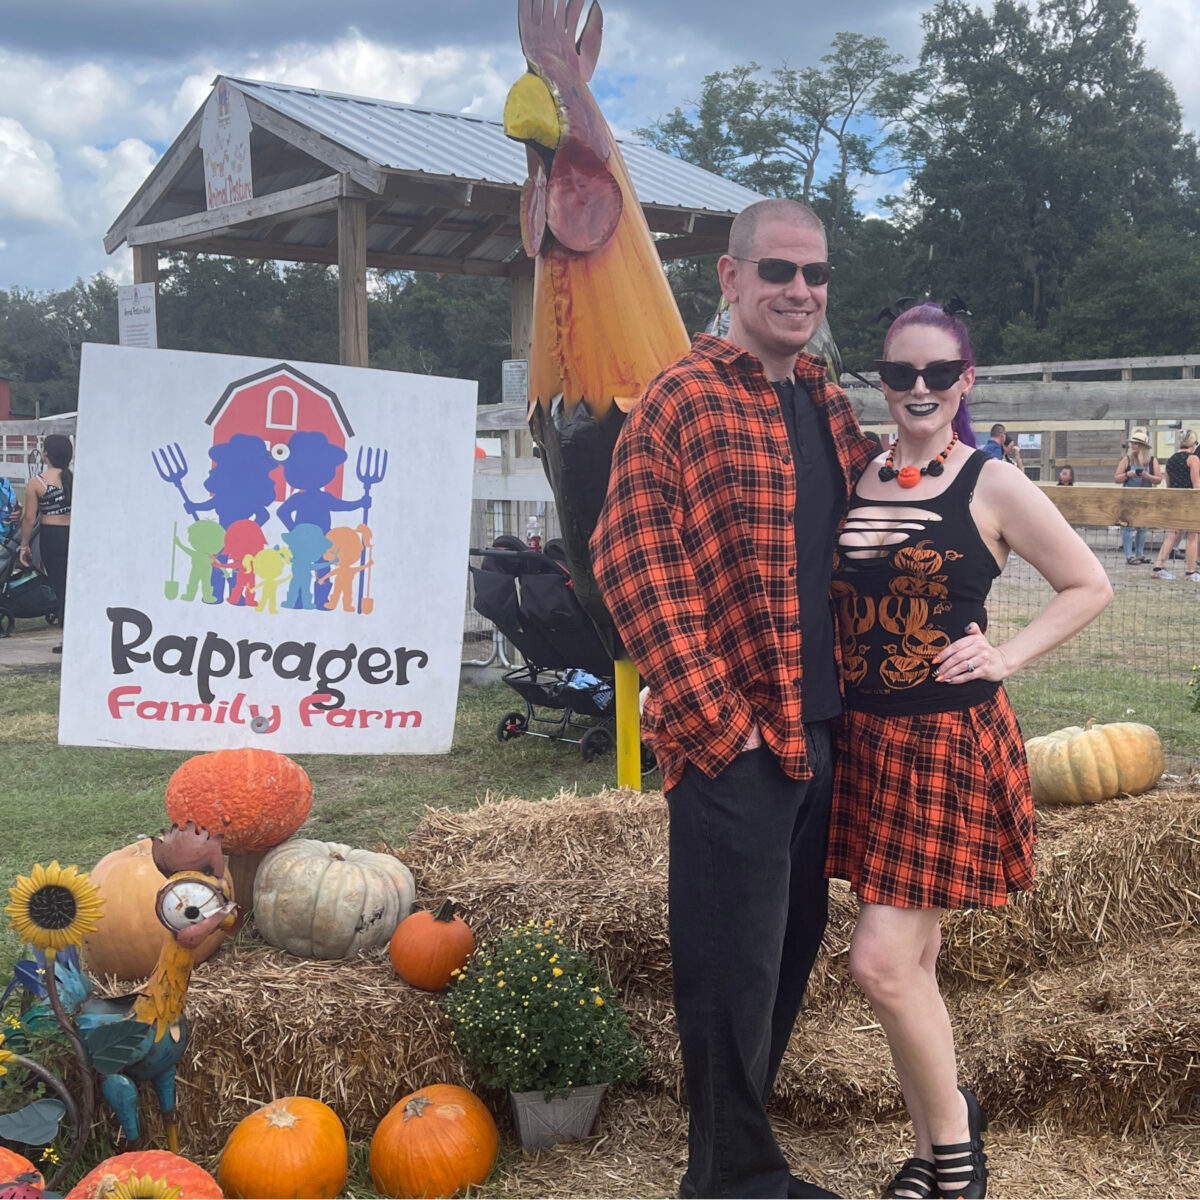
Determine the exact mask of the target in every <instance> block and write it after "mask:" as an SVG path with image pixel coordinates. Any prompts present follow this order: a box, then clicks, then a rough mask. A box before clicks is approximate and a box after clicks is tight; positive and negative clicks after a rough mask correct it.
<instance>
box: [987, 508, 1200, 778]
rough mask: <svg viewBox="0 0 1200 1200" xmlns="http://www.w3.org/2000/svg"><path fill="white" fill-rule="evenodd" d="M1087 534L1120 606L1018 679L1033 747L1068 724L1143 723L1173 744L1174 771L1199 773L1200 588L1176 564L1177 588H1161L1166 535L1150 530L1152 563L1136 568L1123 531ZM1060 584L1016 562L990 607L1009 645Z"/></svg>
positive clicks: (1013, 693)
mask: <svg viewBox="0 0 1200 1200" xmlns="http://www.w3.org/2000/svg"><path fill="white" fill-rule="evenodd" d="M1079 532H1080V533H1081V534H1082V535H1083V537H1084V538H1085V540H1086V541H1087V542H1088V544H1089V545H1090V546H1091V547H1092V550H1093V551H1094V552H1095V554H1096V556H1097V558H1099V560H1100V562H1101V563H1102V564H1103V566H1104V569H1105V570H1106V571H1107V573H1108V577H1109V579H1110V580H1111V581H1112V585H1113V593H1114V596H1113V602H1112V604H1111V605H1109V607H1108V608H1107V609H1105V610H1104V612H1102V613H1101V614H1100V616H1099V617H1097V618H1096V620H1095V621H1093V622H1092V624H1091V625H1089V626H1088V627H1087V628H1086V629H1084V630H1083V631H1082V632H1081V633H1079V634H1078V635H1077V636H1076V637H1074V638H1072V639H1071V640H1070V641H1069V642H1066V643H1065V644H1064V645H1062V646H1059V647H1058V649H1056V650H1053V651H1051V652H1050V653H1049V654H1047V655H1045V656H1044V657H1043V658H1041V659H1039V660H1038V661H1037V662H1035V663H1033V664H1031V665H1030V666H1028V667H1026V668H1025V669H1024V670H1022V671H1021V672H1019V673H1018V674H1017V675H1015V676H1013V677H1012V678H1011V679H1009V680H1008V681H1007V682H1006V684H1005V687H1006V688H1007V689H1008V693H1009V696H1010V697H1011V699H1012V702H1013V707H1014V708H1015V709H1016V712H1017V716H1018V718H1019V719H1020V722H1021V729H1022V732H1023V733H1024V734H1025V736H1026V737H1027V738H1029V737H1034V736H1036V735H1037V734H1041V733H1047V732H1049V731H1050V730H1052V729H1058V728H1061V727H1062V726H1065V725H1082V724H1084V722H1086V721H1087V720H1088V719H1089V718H1095V719H1096V720H1097V721H1102V722H1103V721H1138V722H1141V723H1142V724H1145V725H1152V726H1153V727H1154V728H1155V729H1156V730H1157V731H1158V734H1159V736H1160V737H1161V738H1162V740H1163V746H1164V749H1165V750H1166V754H1167V769H1168V770H1169V771H1171V772H1173V773H1176V774H1191V773H1192V772H1194V771H1195V770H1196V769H1197V767H1198V766H1200V746H1198V740H1200V739H1198V734H1200V715H1198V714H1196V713H1194V712H1192V711H1191V710H1190V708H1189V695H1188V684H1189V682H1190V680H1191V677H1192V667H1193V666H1194V665H1195V664H1197V663H1200V623H1198V622H1197V615H1198V614H1200V584H1197V583H1192V582H1190V581H1189V580H1187V579H1185V578H1184V570H1183V567H1184V564H1183V562H1182V560H1172V563H1171V567H1170V570H1171V572H1172V573H1173V574H1174V576H1175V578H1174V579H1173V580H1165V579H1156V578H1155V577H1154V576H1153V574H1152V573H1151V565H1152V564H1153V562H1154V557H1155V555H1156V554H1157V553H1158V549H1159V547H1160V545H1161V544H1162V538H1163V536H1164V535H1163V532H1162V531H1161V530H1150V531H1149V536H1148V538H1147V542H1146V551H1145V557H1146V559H1147V560H1148V561H1147V562H1146V563H1144V564H1129V563H1127V562H1126V555H1125V550H1124V547H1123V546H1122V543H1121V533H1120V530H1119V529H1118V528H1116V527H1115V526H1113V527H1088V528H1082V529H1080V530H1079ZM1052 595H1053V592H1052V591H1051V588H1050V585H1049V584H1048V583H1046V581H1045V580H1044V579H1042V577H1041V576H1040V575H1039V574H1038V573H1037V572H1036V571H1035V570H1034V569H1033V567H1031V566H1030V565H1029V564H1028V563H1027V562H1025V561H1024V560H1022V559H1019V558H1015V557H1014V558H1013V559H1011V560H1010V561H1009V563H1008V565H1007V567H1006V569H1005V571H1004V574H1003V575H1001V577H1000V578H999V579H998V580H997V581H996V583H995V584H994V585H993V587H992V592H991V596H990V597H989V598H988V616H989V620H990V622H991V627H990V629H989V631H988V634H989V638H990V640H992V641H994V642H995V641H1003V640H1004V639H1005V638H1007V637H1011V636H1012V634H1013V633H1015V632H1016V631H1017V630H1018V629H1020V628H1021V627H1022V626H1024V625H1026V624H1028V623H1029V621H1031V620H1032V619H1033V617H1034V616H1036V614H1037V613H1038V612H1039V611H1040V609H1041V608H1043V607H1044V606H1045V605H1046V604H1047V603H1048V602H1049V600H1050V598H1051V596H1052Z"/></svg>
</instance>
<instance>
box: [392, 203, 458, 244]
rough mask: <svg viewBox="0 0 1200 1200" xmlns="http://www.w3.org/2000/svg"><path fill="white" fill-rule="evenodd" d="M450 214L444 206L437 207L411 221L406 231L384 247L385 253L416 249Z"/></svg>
mask: <svg viewBox="0 0 1200 1200" xmlns="http://www.w3.org/2000/svg"><path fill="white" fill-rule="evenodd" d="M449 215H450V214H449V213H448V212H447V211H446V210H445V209H444V208H435V209H432V210H431V211H430V212H428V213H426V214H425V216H424V217H422V218H421V219H420V220H417V221H412V222H410V223H409V227H408V231H407V232H406V233H398V234H397V235H396V237H394V238H393V239H392V240H391V241H389V242H388V243H387V245H386V246H384V247H383V253H385V254H407V253H408V251H409V250H415V249H416V248H417V247H418V246H419V245H420V244H421V243H422V242H423V241H424V240H425V238H426V237H428V236H429V234H431V233H432V232H433V231H434V230H435V229H437V228H438V226H439V225H441V223H442V222H443V221H444V220H445V219H446V218H447V217H448V216H449Z"/></svg>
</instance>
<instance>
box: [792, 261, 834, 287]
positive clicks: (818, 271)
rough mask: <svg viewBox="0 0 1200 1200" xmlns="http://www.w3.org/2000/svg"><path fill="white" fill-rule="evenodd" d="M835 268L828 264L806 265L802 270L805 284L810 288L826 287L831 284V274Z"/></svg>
mask: <svg viewBox="0 0 1200 1200" xmlns="http://www.w3.org/2000/svg"><path fill="white" fill-rule="evenodd" d="M832 270H833V267H831V266H830V265H829V263H827V262H815V263H805V264H804V266H802V267H801V268H800V274H801V275H803V276H804V282H805V283H807V284H808V286H809V287H824V286H825V284H827V283H828V282H829V274H830V272H831V271H832Z"/></svg>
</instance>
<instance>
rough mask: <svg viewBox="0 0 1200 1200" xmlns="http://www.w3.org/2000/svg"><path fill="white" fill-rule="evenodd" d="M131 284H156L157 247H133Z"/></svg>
mask: <svg viewBox="0 0 1200 1200" xmlns="http://www.w3.org/2000/svg"><path fill="white" fill-rule="evenodd" d="M131 249H132V250H133V282H134V283H157V282H158V247H157V246H133V247H131Z"/></svg>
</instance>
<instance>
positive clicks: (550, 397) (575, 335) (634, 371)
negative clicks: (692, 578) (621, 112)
mask: <svg viewBox="0 0 1200 1200" xmlns="http://www.w3.org/2000/svg"><path fill="white" fill-rule="evenodd" d="M583 3H584V0H569V2H566V3H563V2H558V3H556V2H555V0H520V3H519V7H518V17H517V24H518V28H519V30H520V35H521V49H522V50H523V51H524V54H525V61H526V63H527V64H528V66H529V71H528V73H527V74H525V75H523V76H522V77H521V78H520V79H519V80H518V81H517V82H516V83H515V84H514V85H513V87H512V89H511V90H510V91H509V94H508V99H507V101H506V102H505V106H504V131H505V133H507V134H508V136H509V137H510V138H513V139H515V140H517V141H520V142H523V143H524V144H525V147H526V156H527V159H528V164H529V178H528V179H527V180H526V183H525V187H524V189H523V190H522V193H521V235H522V239H523V242H524V246H525V252H526V253H527V254H528V255H529V257H530V258H532V259H534V261H535V266H534V290H533V344H532V348H531V352H530V362H529V401H530V405H529V427H530V430H531V432H532V433H533V437H534V440H535V441H536V442H537V445H538V448H539V449H540V451H541V455H542V463H543V465H544V467H545V470H546V475H547V477H548V478H549V480H550V486H551V488H552V490H553V492H554V500H555V504H556V506H557V508H558V515H559V519H560V521H561V524H562V530H563V541H564V542H565V543H566V547H567V558H568V563H569V566H570V568H571V578H572V581H573V584H574V587H575V591H576V594H577V595H578V597H579V600H580V603H581V604H582V605H583V606H584V609H585V610H586V611H587V613H588V615H589V616H590V617H591V618H592V620H593V621H595V622H596V624H597V626H598V627H599V629H600V632H601V636H602V637H604V638H605V640H606V642H607V643H608V645H609V648H610V649H616V638H615V631H614V630H613V627H612V622H611V620H610V618H609V616H608V612H607V610H606V609H605V607H604V603H603V601H602V600H601V598H600V593H599V590H598V589H597V587H596V583H595V578H594V576H593V574H592V569H591V560H590V557H589V555H588V548H587V544H588V538H589V537H590V536H591V534H592V531H593V530H594V529H595V526H596V520H597V518H598V517H599V514H600V507H601V505H602V504H603V503H604V494H605V491H606V490H607V488H608V476H609V468H610V465H611V462H612V451H613V446H614V445H615V443H616V440H617V434H618V433H619V432H620V430H621V425H622V424H623V422H624V419H625V413H627V412H628V411H629V410H630V409H631V408H632V407H633V406H634V405H635V404H636V403H637V401H638V398H639V397H640V396H641V394H642V392H643V390H644V389H645V387H646V385H647V384H648V383H649V382H650V380H651V379H653V378H654V376H655V375H657V374H658V372H659V371H661V370H662V369H663V367H665V366H666V365H667V364H668V363H672V362H674V361H675V360H676V359H678V358H680V357H681V356H682V355H683V354H685V353H686V352H687V348H688V336H687V331H686V330H685V329H684V325H683V321H682V320H681V318H680V316H679V310H678V308H677V307H676V305H675V298H674V297H673V296H672V294H671V289H670V287H669V286H668V284H667V277H666V273H665V271H664V270H663V266H662V261H661V260H660V258H659V256H658V252H657V251H656V250H655V248H654V239H653V237H652V236H651V234H650V228H649V226H648V225H647V224H646V219H645V216H644V215H643V213H642V208H641V205H640V204H639V203H638V199H637V195H636V194H635V193H634V190H633V184H632V183H631V182H630V179H629V173H628V171H627V170H626V168H625V163H624V161H623V159H622V158H621V152H620V150H619V149H618V148H617V143H616V141H615V139H614V138H613V136H612V133H611V132H610V130H609V128H608V124H607V123H606V122H605V120H604V116H603V114H602V113H601V112H600V108H599V106H598V105H597V104H596V101H595V99H594V98H593V97H592V94H591V91H590V90H589V88H588V80H589V79H591V77H592V72H593V71H594V70H595V67H596V60H597V58H598V56H599V53H600V41H601V34H602V26H603V16H602V14H601V10H600V6H599V5H598V4H595V3H593V4H592V6H591V8H590V9H589V11H588V15H587V20H586V21H585V22H584V25H583V30H582V32H581V33H580V34H579V37H578V39H577V40H576V37H575V30H576V28H577V26H578V24H579V17H580V14H581V13H582V11H583Z"/></svg>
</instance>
